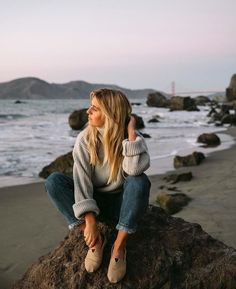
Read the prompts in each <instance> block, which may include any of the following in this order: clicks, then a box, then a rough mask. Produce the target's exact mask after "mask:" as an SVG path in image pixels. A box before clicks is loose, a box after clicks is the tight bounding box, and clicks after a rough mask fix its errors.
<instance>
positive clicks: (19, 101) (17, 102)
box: [14, 100, 26, 104]
mask: <svg viewBox="0 0 236 289" xmlns="http://www.w3.org/2000/svg"><path fill="white" fill-rule="evenodd" d="M14 103H15V104H20V103H26V102H25V101H21V100H16V101H15V102H14Z"/></svg>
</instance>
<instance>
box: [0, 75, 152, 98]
mask: <svg viewBox="0 0 236 289" xmlns="http://www.w3.org/2000/svg"><path fill="white" fill-rule="evenodd" d="M102 87H108V88H113V89H119V90H122V91H123V92H124V93H125V94H126V95H127V97H128V98H138V99H141V98H146V97H147V95H148V94H149V93H151V92H154V91H155V90H153V89H135V90H132V89H127V88H122V87H119V86H117V85H111V84H92V83H88V82H85V81H80V80H78V81H71V82H68V83H64V84H57V83H48V82H46V81H44V80H41V79H39V78H35V77H25V78H18V79H15V80H12V81H9V82H4V83H0V99H57V98H59V99H86V98H89V93H90V92H91V91H92V90H94V89H98V88H102Z"/></svg>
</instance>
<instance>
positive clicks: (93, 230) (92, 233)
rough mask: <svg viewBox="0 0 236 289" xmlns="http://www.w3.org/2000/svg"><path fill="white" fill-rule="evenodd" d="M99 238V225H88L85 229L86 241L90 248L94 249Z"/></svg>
mask: <svg viewBox="0 0 236 289" xmlns="http://www.w3.org/2000/svg"><path fill="white" fill-rule="evenodd" d="M98 238H99V230H98V227H97V224H96V223H94V224H86V226H85V229H84V240H85V242H86V245H87V246H88V247H89V248H92V247H94V245H95V244H96V242H97V241H98Z"/></svg>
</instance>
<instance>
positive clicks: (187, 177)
mask: <svg viewBox="0 0 236 289" xmlns="http://www.w3.org/2000/svg"><path fill="white" fill-rule="evenodd" d="M192 178H193V174H192V172H187V173H182V174H171V175H167V176H165V177H164V178H163V179H164V180H166V181H167V182H171V183H172V184H176V183H178V182H189V181H191V179H192Z"/></svg>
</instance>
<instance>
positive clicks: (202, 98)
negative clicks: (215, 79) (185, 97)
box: [194, 95, 211, 106]
mask: <svg viewBox="0 0 236 289" xmlns="http://www.w3.org/2000/svg"><path fill="white" fill-rule="evenodd" d="M194 100H195V103H196V105H202V106H205V105H206V104H209V103H211V100H210V99H209V98H208V97H207V96H205V95H199V96H197V97H195V98H194Z"/></svg>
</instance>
